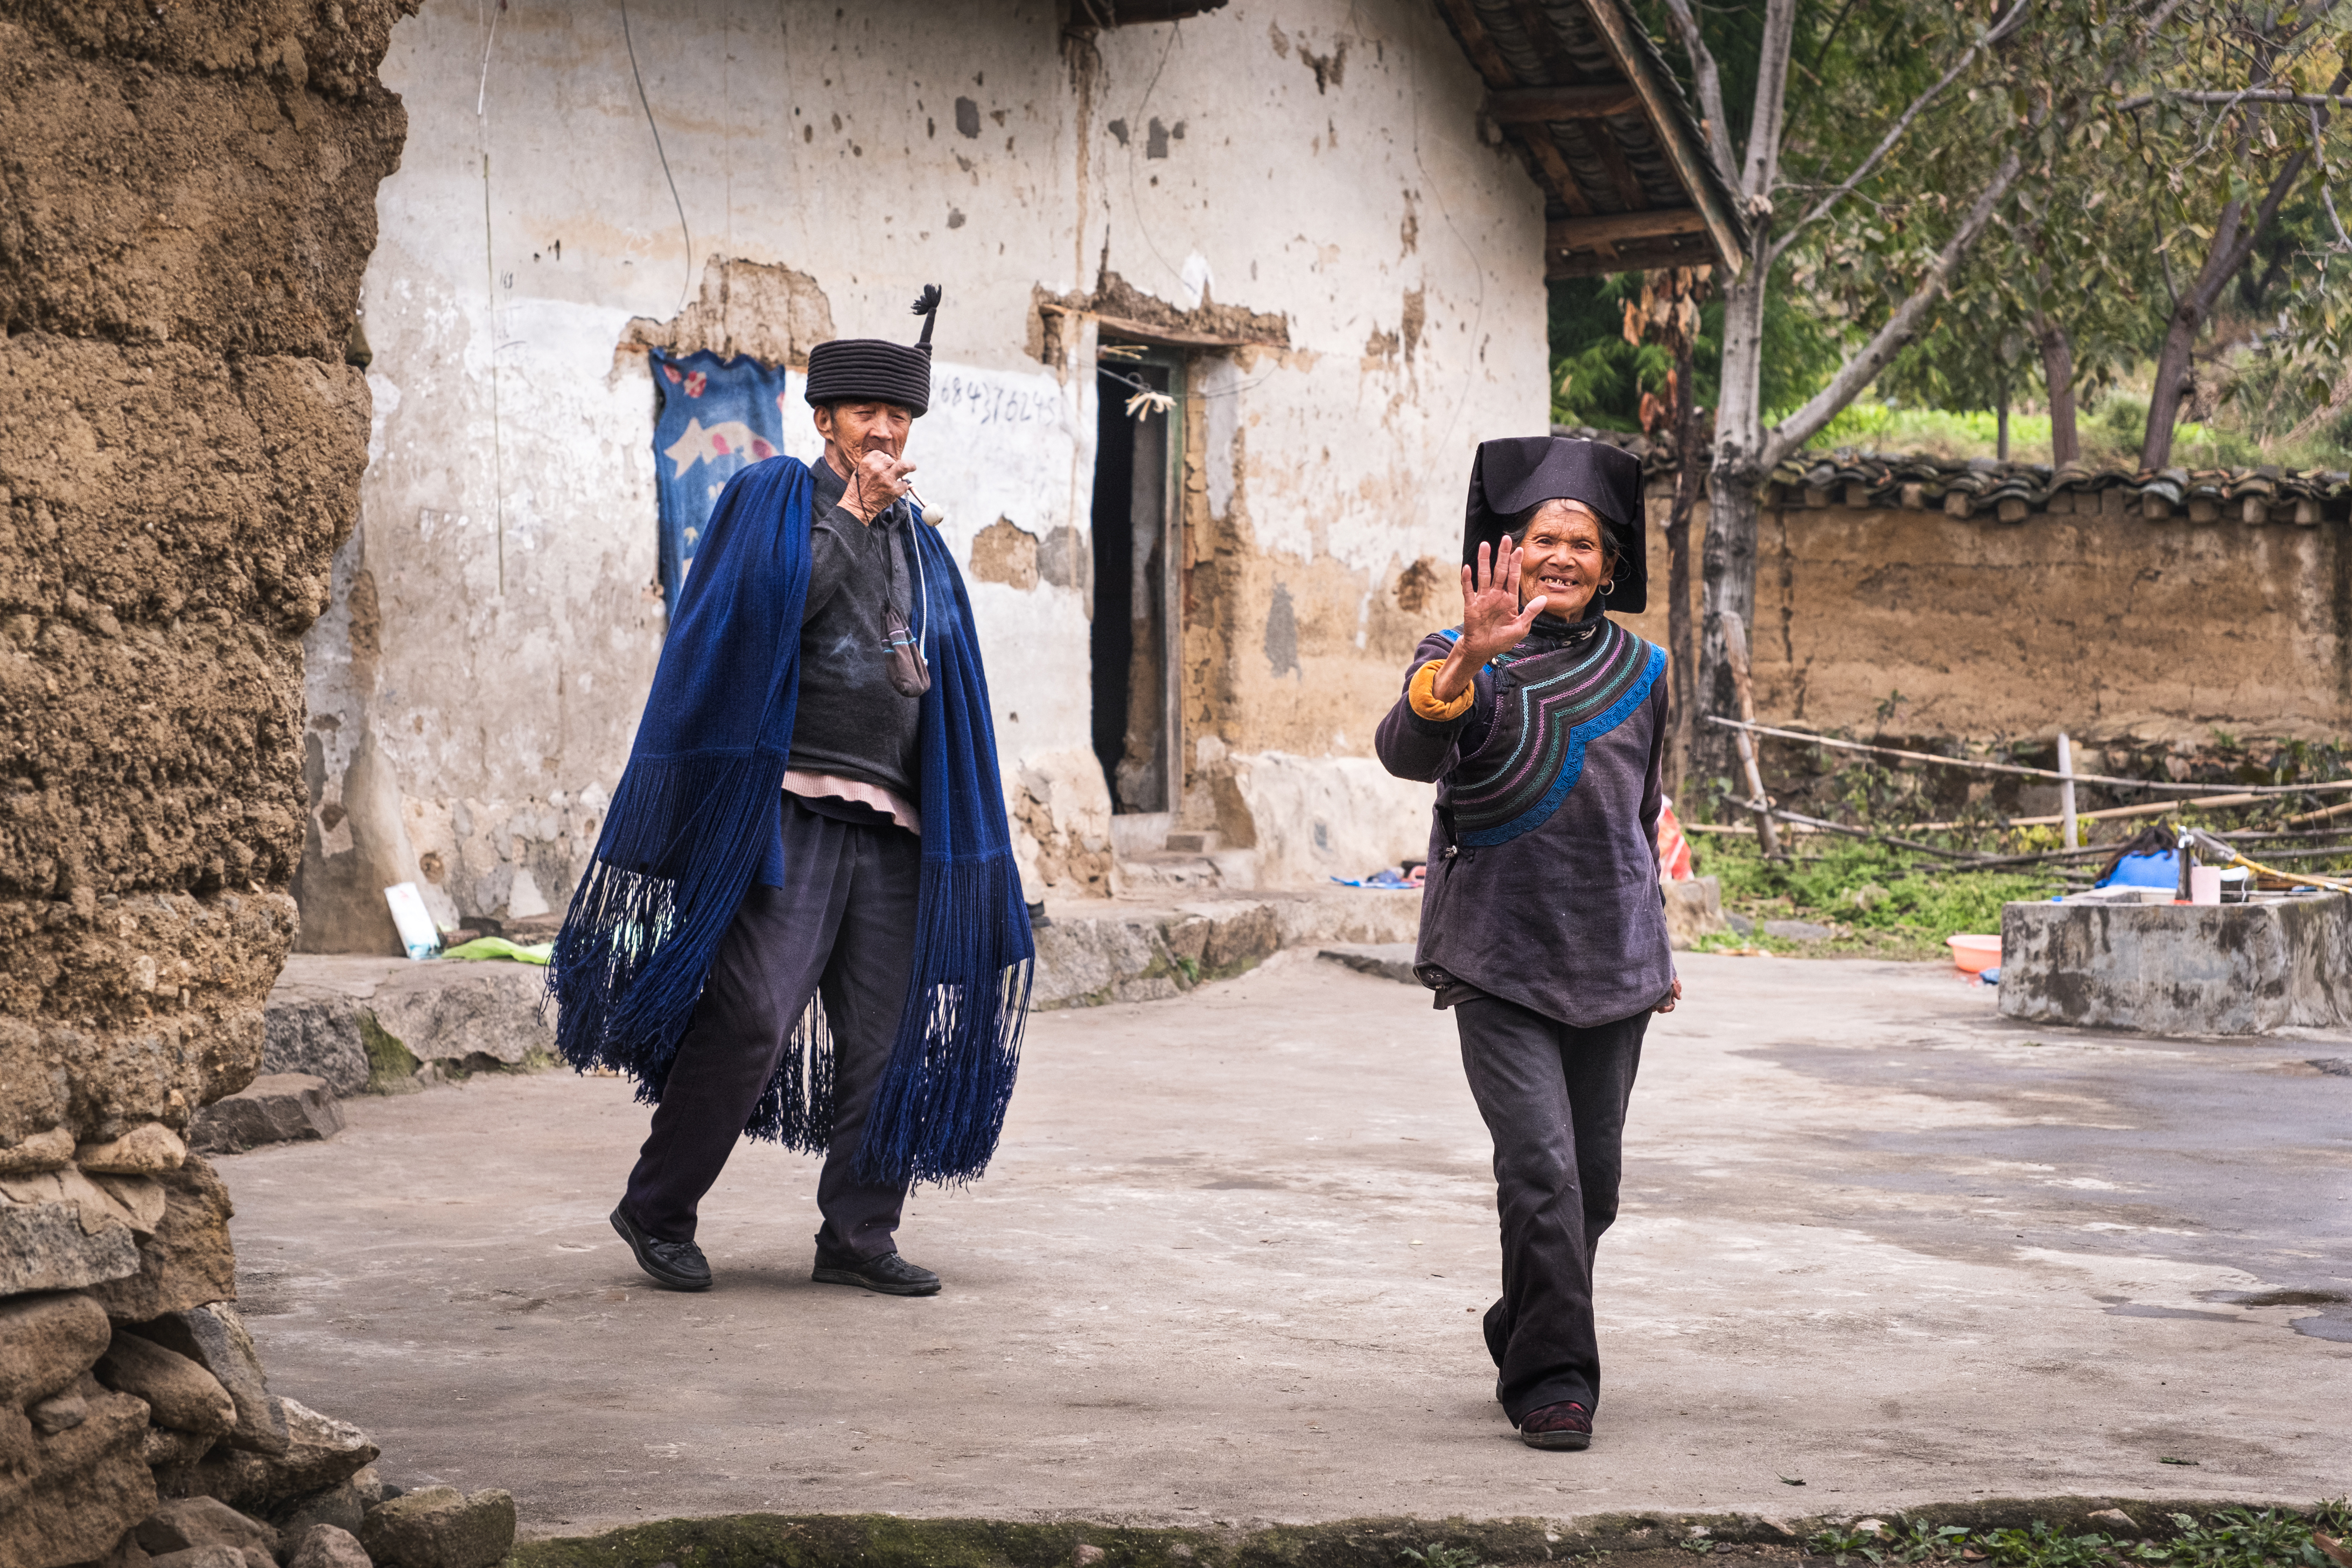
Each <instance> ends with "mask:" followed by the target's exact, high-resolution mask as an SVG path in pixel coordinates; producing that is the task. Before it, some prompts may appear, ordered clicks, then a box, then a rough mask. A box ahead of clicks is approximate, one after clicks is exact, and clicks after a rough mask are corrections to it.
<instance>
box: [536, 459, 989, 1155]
mask: <svg viewBox="0 0 2352 1568" xmlns="http://www.w3.org/2000/svg"><path fill="white" fill-rule="evenodd" d="M813 491H814V485H813V482H812V480H811V479H810V476H809V472H808V470H807V468H804V467H803V466H802V465H801V464H800V463H799V462H797V461H795V460H794V459H793V458H770V459H769V460H767V461H766V462H762V463H755V464H753V465H752V466H751V467H750V468H745V469H743V470H742V471H741V472H740V473H738V474H737V475H736V476H735V477H734V478H733V479H730V480H729V481H728V484H727V488H726V489H725V490H724V491H723V492H722V493H721V494H720V496H719V501H718V504H717V505H716V506H715V507H714V508H713V509H712V510H711V514H710V521H709V524H708V526H707V527H706V528H705V529H704V531H703V535H702V539H701V542H700V549H699V551H698V553H697V555H696V558H695V563H694V570H693V571H692V572H691V573H689V574H688V576H687V581H686V584H685V586H684V588H683V589H682V591H681V592H680V593H679V595H678V597H677V616H676V618H675V619H674V620H673V622H672V624H671V627H670V633H669V637H668V639H667V642H665V643H664V645H663V647H662V655H661V662H660V664H659V666H658V667H657V668H656V670H655V673H654V683H653V689H652V691H651V693H650V694H649V695H648V696H647V698H646V710H645V717H644V718H643V719H642V720H641V721H639V723H638V728H637V736H636V741H635V745H634V746H633V747H632V748H631V751H630V754H629V765H628V769H627V771H626V772H625V773H623V774H622V776H621V783H620V786H619V787H618V788H617V789H616V790H614V795H613V802H612V805H611V807H610V808H609V810H608V811H607V813H606V815H605V818H604V831H603V833H602V834H601V835H600V836H599V837H598V839H597V844H596V852H595V856H594V858H593V862H592V864H591V866H590V868H589V871H588V874H587V876H586V877H584V878H583V879H582V880H581V883H580V886H579V888H578V889H577V890H576V891H575V892H574V893H573V894H572V905H571V909H570V910H569V911H568V913H567V914H566V916H565V919H564V923H563V930H562V932H561V933H560V934H559V935H558V936H557V938H556V941H555V952H554V955H553V959H552V961H551V963H550V964H549V966H548V993H549V995H550V996H551V998H552V999H553V1000H554V1001H555V1002H556V1004H557V1005H558V1006H559V1007H560V1009H561V1011H560V1013H559V1015H558V1017H557V1021H556V1048H557V1049H558V1050H559V1051H560V1052H561V1053H562V1056H563V1058H564V1059H565V1060H566V1061H568V1062H570V1063H571V1064H572V1066H573V1067H575V1068H582V1069H583V1070H584V1069H586V1068H592V1067H601V1068H613V1069H614V1070H616V1071H619V1072H623V1073H625V1074H627V1075H628V1076H629V1077H630V1078H632V1079H635V1081H636V1086H637V1098H638V1099H639V1100H642V1101H644V1102H645V1103H646V1104H655V1103H657V1102H658V1101H659V1100H660V1099H661V1090H662V1086H663V1085H664V1084H665V1083H666V1082H667V1080H668V1078H669V1069H670V1064H671V1063H672V1061H673V1060H675V1059H676V1057H677V1043H678V1040H679V1038H680V1037H682V1036H683V1035H684V1034H685V1033H686V1028H687V1025H688V1022H689V1021H690V1020H691V1018H692V1017H693V1014H694V1007H695V1004H696V1003H697V1002H698V1000H699V999H700V997H701V994H702V985H703V981H704V980H705V978H706V977H707V976H708V975H709V973H710V964H711V961H712V959H713V958H714V957H715V956H716V955H717V953H718V951H719V941H720V940H721V939H722V938H723V937H724V936H725V935H726V931H727V928H728V926H729V925H730V923H731V922H732V921H733V920H734V918H735V909H736V906H737V905H738V904H740V903H741V902H742V900H743V895H744V892H745V890H746V889H748V888H749V887H750V885H751V879H752V878H753V876H754V874H755V873H756V872H757V871H758V869H759V866H760V863H761V859H762V858H764V857H765V855H766V853H767V851H768V849H769V848H770V847H772V845H773V844H774V843H775V841H776V838H777V835H778V832H779V830H780V829H779V814H780V813H781V812H782V803H783V794H782V792H783V779H784V769H785V766H786V764H787V763H788V762H789V760H790V758H791V755H792V732H793V717H794V713H795V711H796V709H797V705H798V698H799V689H800V626H801V616H802V612H803V607H804V605H805V604H806V601H807V597H808V578H809V530H810V523H811V496H812V494H813ZM911 533H912V535H913V538H914V541H915V548H916V549H917V550H918V551H919V552H920V559H921V565H922V571H921V573H920V574H919V576H918V581H920V582H923V583H924V584H926V592H925V599H926V602H925V603H924V604H923V605H921V606H920V618H919V635H920V637H921V639H922V643H923V653H924V657H925V658H927V659H928V660H929V664H930V668H931V689H930V690H929V692H927V693H926V694H925V695H924V697H923V699H922V707H921V710H920V717H919V727H920V732H921V747H922V780H921V795H922V801H921V805H922V813H923V852H922V866H923V869H922V884H921V890H920V893H919V899H918V904H917V918H916V930H915V931H914V932H913V941H914V943H915V963H914V971H913V977H912V979H911V981H910V982H909V984H908V991H907V1000H906V1005H905V1008H904V1011H903V1012H902V1014H901V1016H900V1018H899V1024H898V1037H897V1040H896V1042H895V1043H894V1044H893V1046H892V1048H891V1054H890V1061H889V1064H888V1066H887V1068H886V1069H885V1070H884V1074H883V1079H882V1083H881V1086H880V1088H879V1089H877V1093H876V1097H875V1102H874V1107H873V1110H871V1111H870V1112H869V1113H868V1115H867V1117H866V1134H865V1137H864V1138H863V1140H862V1141H861V1142H860V1143H859V1145H858V1152H857V1163H856V1169H857V1173H858V1175H859V1176H860V1177H861V1178H862V1179H865V1180H868V1181H878V1182H891V1181H896V1182H910V1181H912V1182H920V1181H929V1182H966V1181H970V1180H971V1179H972V1178H973V1177H975V1176H978V1175H979V1174H980V1173H982V1171H984V1170H985V1169H986V1168H987V1165H988V1162H989V1158H990V1156H991V1155H992V1154H993V1153H994V1152H995V1149H996V1142H997V1137H998V1135H999V1134H1000V1133H1001V1132H1002V1131H1003V1126H1004V1111H1005V1108H1006V1106H1007V1105H1008V1104H1009V1103H1010V1102H1011V1100H1012V1097H1013V1079H1014V1078H1015V1076H1016V1075H1017V1073H1018V1072H1019V1069H1020V1058H1021V1035H1022V1030H1023V1026H1024V1023H1025V1021H1026V1019H1027V1016H1028V1006H1029V990H1030V978H1031V971H1032V969H1033V967H1034V957H1035V946H1034V942H1033V940H1032V938H1031V936H1030V934H1029V918H1028V911H1027V909H1026V907H1025V906H1024V903H1023V901H1022V898H1021V880H1020V875H1019V872H1018V871H1017V869H1016V868H1014V865H1013V846H1012V834H1011V829H1010V827H1009V826H1008V824H1007V823H1006V820H1005V816H1004V794H1003V783H1002V780H1001V778H1000V775H999V773H998V771H997V763H996V737H995V730H994V724H993V721H992V719H991V717H990V709H989V701H988V682H987V679H986V677H985V676H984V674H983V673H982V668H981V661H980V641H979V636H978V633H977V631H976V630H975V628H974V626H973V625H972V618H971V600H970V597H969V596H968V595H966V593H965V592H964V586H963V579H962V575H961V573H959V572H958V571H957V569H956V564H955V558H954V556H953V555H951V554H950V552H949V551H948V548H947V545H946V543H945V542H944V541H942V540H941V539H940V537H939V534H938V533H937V532H936V531H934V530H932V529H930V528H929V527H927V526H923V525H918V526H916V527H915V528H914V529H913V530H911ZM877 651H878V650H877ZM785 874H786V875H787V876H790V875H792V874H793V868H791V867H790V866H787V867H786V868H785ZM833 1082H834V1075H833V1050H832V1040H831V1037H830V1035H829V1034H828V1032H827V1031H826V1029H825V1025H824V1008H823V1006H822V1005H820V1004H819V1003H817V1002H815V1001H812V1002H811V1003H810V1005H809V1009H808V1011H807V1013H805V1014H804V1015H803V1016H802V1018H801V1021H800V1023H799V1025H798V1026H797V1027H796V1028H795V1029H794V1031H793V1037H792V1039H791V1041H790V1043H789V1046H788V1047H787V1049H786V1050H785V1053H784V1059H783V1061H782V1065H780V1066H779V1067H778V1068H777V1070H776V1075H775V1077H774V1078H773V1079H772V1080H771V1081H770V1082H769V1085H768V1087H767V1089H766V1091H765V1092H764V1093H763V1094H762V1096H761V1100H760V1102H759V1104H758V1106H757V1107H756V1108H755V1109H754V1110H753V1111H752V1113H751V1121H750V1122H749V1124H748V1125H747V1126H746V1127H745V1129H744V1131H746V1132H747V1133H749V1134H750V1135H751V1136H753V1137H757V1138H767V1139H772V1140H773V1141H775V1142H781V1143H782V1144H784V1145H785V1146H786V1147H788V1148H792V1149H796V1150H800V1151H802V1152H808V1153H817V1152H823V1150H824V1147H825V1145H826V1143H827V1142H829V1140H830V1138H831V1134H832V1130H833Z"/></svg>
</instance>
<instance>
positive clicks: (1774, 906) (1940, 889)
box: [1693, 835, 2062, 959]
mask: <svg viewBox="0 0 2352 1568" xmlns="http://www.w3.org/2000/svg"><path fill="white" fill-rule="evenodd" d="M1785 847H1787V848H1788V849H1789V855H1788V858H1786V859H1782V860H1768V859H1766V858H1764V855H1763V852H1762V850H1760V849H1759V847H1757V845H1756V842H1755V840H1753V839H1750V838H1741V837H1732V836H1730V835H1706V836H1704V837H1700V838H1697V839H1695V841H1694V844H1693V854H1694V857H1695V859H1696V868H1697V869H1698V871H1699V872H1700V873H1701V874H1703V875H1706V876H1712V877H1716V878H1719V879H1721V881H1722V883H1723V907H1724V909H1725V910H1727V911H1728V912H1733V913H1738V914H1741V915H1745V916H1746V917H1748V919H1749V920H1752V921H1757V922H1758V925H1759V930H1758V931H1755V932H1754V933H1752V934H1749V935H1738V934H1732V935H1728V936H1716V937H1712V938H1709V939H1707V940H1706V941H1705V942H1701V943H1699V944H1698V948H1699V951H1701V952H1707V951H1715V952H1723V951H1727V950H1733V949H1738V948H1757V947H1760V948H1763V949H1764V950H1765V951H1767V952H1790V953H1830V954H1844V955H1855V954H1866V955H1868V956H1871V957H1877V958H1920V959H1927V958H1943V957H1945V956H1947V955H1948V950H1947V949H1946V948H1945V946H1944V939H1945V938H1946V937H1948V936H1957V935H1959V934H1961V933H1963V932H1969V931H1974V932H1979V933H1982V934H1985V935H1991V934H1994V933H1997V932H1998V931H2000V907H2001V905H2003V904H2005V903H2010V902H2011V901H2014V900H2041V899H2047V898H2049V897H2051V896H2052V895H2053V893H2055V892H2057V891H2059V889H2060V888H2061V886H2062V884H2061V883H2059V882H2058V880H2057V879H2054V878H2053V877H2051V876H2049V875H2047V874H2045V873H2042V872H2039V871H2034V870H2031V869H2029V870H2025V871H1958V870H1955V871H1944V870H1921V869H1918V868H1916V857H1915V856H1912V855H1909V854H1907V853H1906V852H1904V851H1901V850H1896V849H1890V848H1888V847H1885V846H1884V845H1879V844H1873V843H1869V842H1866V841H1864V840H1861V839H1851V838H1828V839H1824V838H1811V837H1808V838H1796V839H1793V840H1792V841H1791V842H1790V844H1788V845H1787V846H1785ZM1770 920H1799V921H1811V922H1813V923H1815V924H1818V925H1827V926H1831V927H1832V928H1833V929H1834V930H1835V931H1836V932H1837V934H1836V935H1835V936H1833V937H1832V938H1830V939H1829V940H1828V941H1826V942H1789V941H1783V940H1780V939H1779V938H1775V937H1772V936H1769V935H1768V934H1766V933H1765V932H1764V931H1762V930H1761V929H1760V927H1761V924H1762V922H1763V921H1770Z"/></svg>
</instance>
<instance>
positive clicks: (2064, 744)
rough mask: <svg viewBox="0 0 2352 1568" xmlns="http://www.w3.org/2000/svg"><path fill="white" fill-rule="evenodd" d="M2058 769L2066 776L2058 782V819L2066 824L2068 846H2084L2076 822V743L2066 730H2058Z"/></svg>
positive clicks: (2074, 847)
mask: <svg viewBox="0 0 2352 1568" xmlns="http://www.w3.org/2000/svg"><path fill="white" fill-rule="evenodd" d="M2058 771H2059V772H2060V773H2064V774H2065V775H2066V776H2065V777H2064V778H2063V779H2062V780H2060V781H2059V784H2058V820H2059V821H2060V822H2061V823H2062V824H2063V825H2064V828H2065V834H2066V847H2067V848H2069V849H2080V848H2081V847H2083V836H2082V831H2081V829H2080V828H2078V827H2077V826H2075V823H2074V742H2072V741H2070V740H2068V739H2067V738H2066V731H2063V730H2061V731H2058Z"/></svg>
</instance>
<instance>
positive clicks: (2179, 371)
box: [2139, 200, 2245, 469]
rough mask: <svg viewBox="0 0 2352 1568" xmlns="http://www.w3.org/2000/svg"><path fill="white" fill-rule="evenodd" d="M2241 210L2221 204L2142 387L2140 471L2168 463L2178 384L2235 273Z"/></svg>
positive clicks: (2240, 204) (2240, 205)
mask: <svg viewBox="0 0 2352 1568" xmlns="http://www.w3.org/2000/svg"><path fill="white" fill-rule="evenodd" d="M2244 212H2245V204H2244V203H2243V202H2241V201H2234V200H2233V201H2231V202H2229V203H2227V204H2226V205H2223V206H2222V208H2221V220H2220V221H2219V222H2217V223H2216V224H2214V226H2213V238H2212V240H2211V242H2210V245H2209V246H2208V247H2207V248H2206V254H2205V265H2204V266H2203V267H2202V268H2200V269H2199V271H2198V274H2197V281H2195V282H2194V283H2191V284H2190V285H2189V289H2188V291H2187V292H2186V293H2184V294H2182V295H2181V296H2180V302H2179V304H2177V305H2175V306H2174V307H2173V308H2172V320H2171V321H2169V322H2168V323H2167V324H2166V326H2165V329H2164V347H2163V348H2161V349H2159V350H2158V352H2157V356H2156V380H2155V382H2154V383H2153V384H2151V385H2150V386H2149V387H2148V389H2147V438H2146V439H2145V440H2143V441H2142V442H2141V443H2140V449H2139V466H2140V467H2141V468H2143V469H2156V468H2164V467H2166V466H2167V465H2168V464H2169V463H2170V462H2171V461H2172V426H2173V424H2174V423H2175V422H2176V421H2177V420H2179V417H2180V393H2181V385H2182V384H2183V383H2184V382H2186V381H2187V380H2188V379H2189V356H2190V355H2192V354H2194V353H2196V352H2197V340H2198V338H2199V337H2200V336H2201V335H2202V334H2203V332H2204V331H2205V323H2206V322H2207V321H2209V320H2210V318H2211V316H2212V314H2213V301H2214V300H2217V299H2219V298H2221V289H2222V287H2223V285H2225V284H2227V283H2228V282H2229V280H2230V275H2231V273H2233V272H2235V271H2236V270H2237V268H2236V266H2235V265H2233V264H2232V263H2231V261H2230V260H2229V259H2228V258H2229V255H2230V252H2231V250H2232V249H2233V248H2235V247H2236V246H2237V245H2238V243H2239V237H2238V225H2239V222H2240V220H2241V219H2242V216H2243V215H2244Z"/></svg>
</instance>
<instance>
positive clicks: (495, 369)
mask: <svg viewBox="0 0 2352 1568" xmlns="http://www.w3.org/2000/svg"><path fill="white" fill-rule="evenodd" d="M506 8H507V0H498V5H496V6H495V7H489V8H488V26H486V27H484V29H483V36H482V75H481V79H480V81H479V82H478V84H477V85H476V87H475V89H474V132H475V137H476V143H477V145H478V148H479V150H480V152H481V154H482V283H483V287H484V289H486V290H487V292H488V305H489V312H490V530H491V532H492V534H493V536H494V540H495V546H496V549H497V551H498V560H499V597H500V598H504V597H505V596H506V591H507V479H506V443H505V435H504V432H503V431H502V430H501V429H500V427H499V258H498V250H497V246H496V244H495V237H494V234H493V231H492V229H491V226H490V121H489V100H490V50H491V49H492V48H493V47H495V46H496V45H497V43H498V41H499V13H500V12H502V11H504V10H505V9H506Z"/></svg>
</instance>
